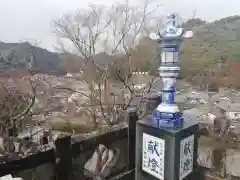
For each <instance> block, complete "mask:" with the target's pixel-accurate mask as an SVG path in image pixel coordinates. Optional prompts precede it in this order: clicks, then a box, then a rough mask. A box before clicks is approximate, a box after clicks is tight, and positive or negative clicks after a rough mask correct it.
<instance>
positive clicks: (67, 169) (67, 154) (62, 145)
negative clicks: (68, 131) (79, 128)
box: [55, 136, 72, 180]
mask: <svg viewBox="0 0 240 180" xmlns="http://www.w3.org/2000/svg"><path fill="white" fill-rule="evenodd" d="M55 147H56V156H57V159H59V161H58V160H57V163H56V178H57V180H71V179H72V178H71V173H72V172H71V171H72V149H71V136H66V137H62V138H59V139H57V140H56V141H55Z"/></svg>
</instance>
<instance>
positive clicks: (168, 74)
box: [150, 13, 193, 127]
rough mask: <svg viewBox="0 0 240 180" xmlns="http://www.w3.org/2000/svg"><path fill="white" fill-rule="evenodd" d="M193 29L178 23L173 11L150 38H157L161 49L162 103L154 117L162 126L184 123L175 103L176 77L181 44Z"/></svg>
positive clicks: (178, 69)
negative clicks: (158, 30) (178, 25)
mask: <svg viewBox="0 0 240 180" xmlns="http://www.w3.org/2000/svg"><path fill="white" fill-rule="evenodd" d="M192 35H193V33H192V31H185V30H184V29H183V28H179V27H177V25H176V14H175V13H171V14H169V15H168V16H167V18H166V23H165V24H164V26H163V28H162V29H161V30H160V32H159V33H157V34H151V35H150V38H151V39H154V40H157V42H158V43H159V45H160V47H161V49H162V51H161V65H160V67H159V75H160V77H161V78H162V81H163V89H162V93H161V94H162V103H161V104H159V105H158V107H157V108H156V110H155V111H154V113H153V116H152V119H153V120H154V121H157V122H158V124H159V125H160V126H162V127H176V126H179V125H180V126H181V125H182V124H183V118H182V116H181V112H180V111H179V108H178V106H177V105H176V104H175V103H174V93H175V84H176V78H177V76H178V74H179V71H180V67H179V46H180V44H181V42H182V39H183V38H189V37H192Z"/></svg>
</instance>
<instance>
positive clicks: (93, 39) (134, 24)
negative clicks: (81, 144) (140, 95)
mask: <svg viewBox="0 0 240 180" xmlns="http://www.w3.org/2000/svg"><path fill="white" fill-rule="evenodd" d="M151 3H152V1H151V0H145V1H144V4H143V7H135V6H131V5H130V4H129V3H128V1H126V2H125V3H124V4H115V5H113V6H111V7H104V6H97V5H90V6H89V8H88V9H81V10H78V11H77V12H75V13H73V14H72V13H68V14H65V15H63V17H61V18H60V19H58V20H55V21H53V23H54V28H55V33H56V36H57V40H58V43H59V45H60V48H61V49H62V50H63V51H64V52H67V53H75V54H78V55H79V56H80V57H81V58H83V65H82V70H83V76H84V78H83V80H84V81H85V82H86V84H87V85H88V89H89V93H88V94H87V93H85V92H79V91H76V90H73V89H71V88H66V87H59V88H62V89H68V90H70V91H74V92H79V93H81V94H82V95H84V96H86V97H88V98H89V103H88V104H87V105H86V106H87V107H89V108H87V109H88V110H89V112H90V113H91V115H92V117H93V121H94V123H96V117H97V115H96V112H97V109H100V112H101V119H104V120H105V121H106V122H107V124H108V125H112V124H113V122H116V117H118V115H117V114H118V113H117V109H118V108H116V107H117V106H116V104H117V102H116V101H115V96H114V97H113V100H112V101H113V102H110V100H109V96H111V95H110V94H111V93H110V92H109V83H110V77H111V75H112V74H111V73H110V70H112V71H116V77H117V79H118V80H119V81H120V82H121V84H122V86H123V94H124V93H126V91H127V94H129V96H130V98H128V99H124V100H123V103H124V104H122V105H121V107H122V108H123V109H126V108H127V107H128V106H129V105H131V102H132V99H133V95H134V83H133V82H132V75H133V72H134V71H135V70H136V69H133V68H132V63H133V62H132V61H133V53H134V49H135V47H136V45H137V44H138V42H139V40H140V39H141V38H142V37H143V36H144V35H146V34H148V32H149V31H151V30H153V29H154V26H155V29H156V25H157V24H159V22H155V24H154V25H153V24H150V22H152V21H151V20H152V19H151V17H152V16H153V13H154V11H155V10H152V11H150V10H149V5H150V4H151ZM153 19H154V18H153ZM155 20H156V19H155ZM101 53H104V54H105V55H106V54H107V56H106V57H105V58H103V60H102V62H99V61H100V60H99V59H98V55H99V54H101ZM119 57H120V58H119ZM112 58H115V59H118V62H117V63H118V64H119V61H121V62H120V64H121V65H120V66H122V67H120V66H116V61H114V60H112ZM110 59H111V60H110ZM147 92H148V91H147ZM120 94H122V93H120ZM112 95H113V94H112ZM122 97H124V96H122ZM114 112H115V113H114ZM114 114H115V115H114Z"/></svg>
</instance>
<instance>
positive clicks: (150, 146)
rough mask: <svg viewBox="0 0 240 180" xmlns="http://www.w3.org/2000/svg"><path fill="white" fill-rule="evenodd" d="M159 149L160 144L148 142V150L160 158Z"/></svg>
mask: <svg viewBox="0 0 240 180" xmlns="http://www.w3.org/2000/svg"><path fill="white" fill-rule="evenodd" d="M157 147H158V142H156V141H154V142H153V141H151V140H150V141H148V150H149V151H150V152H151V153H152V154H153V153H154V152H155V153H156V154H157V155H158V156H159V153H158V151H157Z"/></svg>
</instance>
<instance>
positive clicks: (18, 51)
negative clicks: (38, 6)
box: [0, 42, 60, 73]
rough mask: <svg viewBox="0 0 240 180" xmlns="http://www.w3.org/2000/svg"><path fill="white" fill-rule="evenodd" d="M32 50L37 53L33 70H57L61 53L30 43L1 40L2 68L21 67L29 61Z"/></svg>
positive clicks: (0, 65) (0, 59)
mask: <svg viewBox="0 0 240 180" xmlns="http://www.w3.org/2000/svg"><path fill="white" fill-rule="evenodd" d="M31 52H33V53H34V54H35V60H34V62H33V70H34V71H36V72H40V73H52V72H55V71H56V70H57V67H58V64H59V62H60V61H59V55H58V54H57V53H53V52H49V51H47V50H45V49H42V48H40V47H36V46H32V45H31V44H29V43H4V42H0V68H1V69H7V68H19V67H23V66H25V65H26V62H28V61H29V58H30V55H31Z"/></svg>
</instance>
